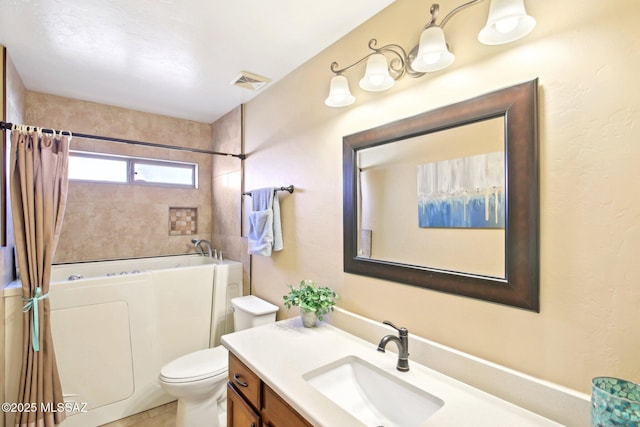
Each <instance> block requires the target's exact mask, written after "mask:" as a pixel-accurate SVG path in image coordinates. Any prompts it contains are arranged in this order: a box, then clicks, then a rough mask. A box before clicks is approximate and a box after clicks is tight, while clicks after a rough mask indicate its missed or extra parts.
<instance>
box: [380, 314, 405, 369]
mask: <svg viewBox="0 0 640 427" xmlns="http://www.w3.org/2000/svg"><path fill="white" fill-rule="evenodd" d="M382 323H384V324H385V325H389V326H391V327H392V328H393V329H395V330H396V331H398V336H397V337H396V336H395V335H385V336H384V337H382V339H381V340H380V343H379V344H378V351H381V352H383V353H384V348H385V347H386V346H387V344H388V343H389V341H393V342H395V343H396V345H397V346H398V364H397V365H396V369H398V371H402V372H406V371H408V370H409V331H408V330H407V328H398V327H397V326H396V325H394V324H393V323H391V322H389V321H388V320H385V321H384V322H382Z"/></svg>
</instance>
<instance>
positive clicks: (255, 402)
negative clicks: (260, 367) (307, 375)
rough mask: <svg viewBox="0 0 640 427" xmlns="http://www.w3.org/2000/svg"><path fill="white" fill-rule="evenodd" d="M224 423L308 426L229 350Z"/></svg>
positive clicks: (275, 426) (280, 426)
mask: <svg viewBox="0 0 640 427" xmlns="http://www.w3.org/2000/svg"><path fill="white" fill-rule="evenodd" d="M227 425H228V426H229V427H231V426H238V427H240V426H246V427H250V426H253V427H258V426H261V425H265V426H272V427H284V426H311V424H309V423H308V422H307V421H306V420H305V419H304V418H303V417H302V416H301V415H300V414H298V412H296V410H295V409H293V408H291V406H289V404H287V402H285V401H284V400H283V399H282V398H281V397H280V396H278V394H277V393H276V392H274V391H273V390H272V389H271V388H269V386H268V385H267V384H265V383H264V381H262V380H261V379H260V377H258V375H256V374H255V373H254V372H253V371H251V369H249V368H248V367H247V366H246V365H245V364H244V363H242V362H241V361H240V360H239V359H238V358H237V357H236V356H235V355H234V354H233V353H229V382H228V383H227Z"/></svg>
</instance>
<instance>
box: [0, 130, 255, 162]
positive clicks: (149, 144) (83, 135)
mask: <svg viewBox="0 0 640 427" xmlns="http://www.w3.org/2000/svg"><path fill="white" fill-rule="evenodd" d="M18 126H20V125H18ZM34 127H35V126H34ZM12 128H13V123H5V122H2V121H0V130H11V129H12ZM42 132H44V133H53V132H54V131H53V130H52V129H42ZM63 132H67V133H69V134H71V135H72V136H75V137H78V138H88V139H97V140H100V141H111V142H119V143H122V144H132V145H142V146H145V147H154V148H166V149H168V150H178V151H189V152H192V153H200V154H214V155H217V156H228V157H237V158H238V159H240V160H244V159H246V158H247V155H246V154H229V153H222V152H219V151H210V150H202V149H199V148H188V147H177V146H175V145H164V144H157V143H155V142H143V141H135V140H132V139H122V138H114V137H111V136H100V135H89V134H86V133H76V132H68V131H63Z"/></svg>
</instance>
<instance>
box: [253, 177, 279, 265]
mask: <svg viewBox="0 0 640 427" xmlns="http://www.w3.org/2000/svg"><path fill="white" fill-rule="evenodd" d="M251 200H252V207H253V211H252V212H250V213H249V254H251V255H262V256H271V252H272V251H280V250H282V247H283V241H282V224H281V222H280V202H279V200H278V195H277V193H276V191H275V189H274V188H261V189H258V190H253V191H252V192H251Z"/></svg>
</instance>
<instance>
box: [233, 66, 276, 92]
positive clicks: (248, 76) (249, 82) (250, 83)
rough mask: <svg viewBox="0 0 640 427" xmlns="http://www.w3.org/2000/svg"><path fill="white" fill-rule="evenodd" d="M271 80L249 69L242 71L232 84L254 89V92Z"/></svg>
mask: <svg viewBox="0 0 640 427" xmlns="http://www.w3.org/2000/svg"><path fill="white" fill-rule="evenodd" d="M270 81H271V80H270V79H268V78H266V77H262V76H259V75H257V74H253V73H249V72H247V71H241V72H240V74H238V75H237V76H236V77H235V78H234V79H233V80H232V81H231V84H232V85H234V86H238V87H243V88H245V89H249V90H252V91H254V92H257V91H259V90H260V89H262V88H263V87H264V86H266V85H267V83H269V82H270Z"/></svg>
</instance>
